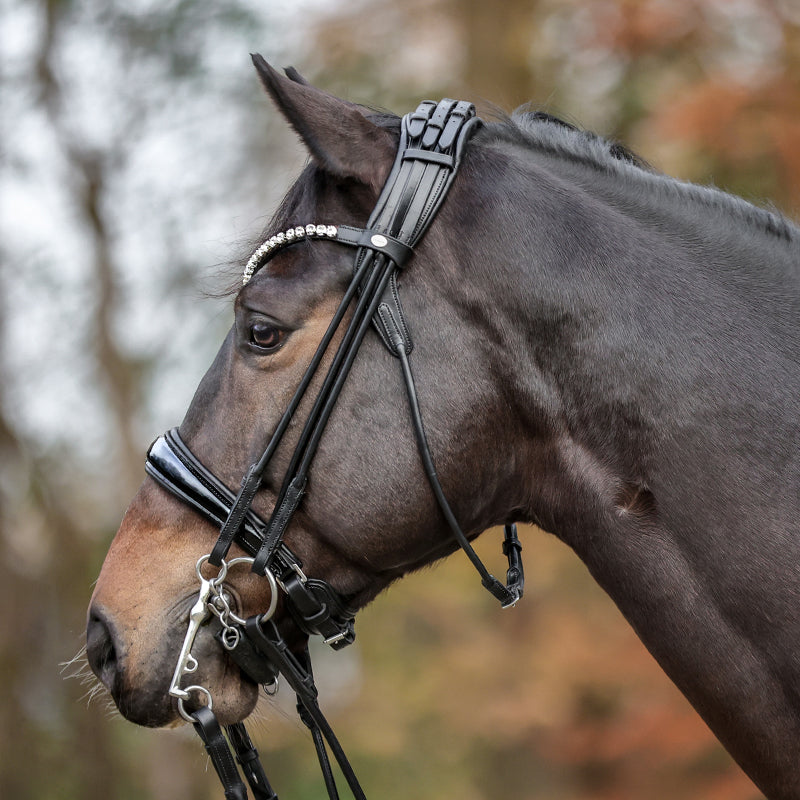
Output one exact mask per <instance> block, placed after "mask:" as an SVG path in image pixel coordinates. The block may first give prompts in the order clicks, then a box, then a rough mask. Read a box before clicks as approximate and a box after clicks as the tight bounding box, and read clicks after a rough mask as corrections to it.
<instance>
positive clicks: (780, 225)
mask: <svg viewBox="0 0 800 800" xmlns="http://www.w3.org/2000/svg"><path fill="white" fill-rule="evenodd" d="M492 127H494V128H495V129H496V130H497V131H498V132H499V133H500V135H501V136H502V137H503V138H508V139H511V140H512V141H515V142H517V143H520V144H522V145H523V146H527V147H530V148H533V149H536V150H539V151H542V150H543V151H546V152H549V153H552V154H553V155H556V156H560V157H562V158H566V159H568V160H570V161H572V162H578V163H582V164H586V165H588V166H590V167H592V168H594V169H597V170H600V171H603V172H606V173H611V174H616V175H618V176H620V177H621V178H622V179H623V180H624V181H627V182H629V183H631V184H633V185H634V187H635V188H640V187H646V188H648V189H651V190H652V191H654V192H657V193H659V194H661V195H662V196H664V197H665V198H672V199H678V200H683V201H689V202H694V203H698V204H699V205H702V206H704V207H707V208H711V209H714V210H717V211H721V212H723V213H726V214H728V215H731V216H732V217H734V218H736V219H737V220H741V221H743V222H745V223H747V224H749V225H753V226H755V227H757V228H759V229H761V230H762V231H764V232H766V233H769V234H772V235H774V236H776V237H778V238H780V239H785V240H786V241H790V242H793V241H797V240H798V239H800V231H799V230H798V228H797V227H796V226H795V225H794V224H793V223H792V222H791V221H789V220H788V219H787V218H786V217H784V216H783V215H782V214H780V213H779V212H777V211H773V210H771V209H767V208H761V207H759V206H756V205H753V204H752V203H750V202H748V201H747V200H744V199H742V198H741V197H737V196H736V195H732V194H728V193H727V192H725V191H723V190H721V189H718V188H716V187H714V186H701V185H698V184H694V183H689V182H687V181H682V180H679V179H677V178H673V177H670V176H668V175H665V174H664V173H661V172H659V171H658V170H656V169H655V168H654V167H652V166H651V165H650V164H649V163H647V162H646V161H645V160H644V159H643V158H641V157H639V156H638V155H636V154H635V153H634V152H632V151H631V150H629V149H628V148H627V147H624V146H623V145H621V144H619V143H618V142H615V141H613V140H610V139H606V138H604V137H602V136H599V135H598V134H596V133H593V132H592V131H587V130H584V129H582V128H579V127H578V126H576V125H573V124H571V123H569V122H566V121H565V120H563V119H560V118H559V117H555V116H553V115H552V114H547V113H545V112H542V111H529V110H521V111H517V112H515V113H514V114H513V115H511V116H510V117H506V118H505V119H502V120H501V121H500V123H499V125H496V126H495V125H493V126H492Z"/></svg>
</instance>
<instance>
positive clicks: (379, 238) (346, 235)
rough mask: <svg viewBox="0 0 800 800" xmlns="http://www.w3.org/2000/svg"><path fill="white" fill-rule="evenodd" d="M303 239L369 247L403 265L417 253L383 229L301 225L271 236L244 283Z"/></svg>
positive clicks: (247, 270)
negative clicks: (277, 255) (275, 257)
mask: <svg viewBox="0 0 800 800" xmlns="http://www.w3.org/2000/svg"><path fill="white" fill-rule="evenodd" d="M302 239H330V240H331V241H335V242H338V243H339V244H346V245H348V246H350V247H366V248H368V249H369V250H374V251H375V252H378V253H383V254H384V255H385V256H387V257H388V258H390V259H391V260H392V261H394V263H395V264H397V266H398V267H402V266H403V265H404V264H405V263H406V261H408V259H409V258H411V255H412V254H413V252H414V251H413V250H412V249H411V247H410V246H409V245H407V244H405V243H404V242H401V241H400V240H399V239H396V238H395V237H394V236H390V235H389V234H388V233H383V232H382V231H379V230H374V229H369V228H355V227H353V226H351V225H338V226H337V225H315V224H309V225H297V226H296V227H294V228H289V229H288V230H285V231H283V232H282V233H276V234H275V235H274V236H270V238H269V239H267V240H266V241H265V242H264V243H263V244H262V245H261V246H260V247H259V248H258V249H257V250H256V251H255V253H253V255H252V256H250V258H249V260H248V262H247V265H246V266H245V268H244V273H243V275H242V285H244V284H246V283H247V282H248V281H249V280H250V278H252V277H253V275H254V274H255V273H256V272H257V271H258V270H259V269H261V267H263V266H264V264H266V263H267V261H269V260H270V258H272V256H274V255H275V253H277V252H278V250H280V249H281V248H283V247H286V246H288V245H290V244H294V243H295V242H299V241H301V240H302Z"/></svg>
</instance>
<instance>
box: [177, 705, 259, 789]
mask: <svg viewBox="0 0 800 800" xmlns="http://www.w3.org/2000/svg"><path fill="white" fill-rule="evenodd" d="M190 716H192V717H193V718H194V720H195V722H194V728H195V730H196V731H197V733H198V735H199V736H200V738H201V739H202V740H203V744H204V745H205V748H206V752H207V753H208V756H209V758H210V759H211V763H212V764H213V765H214V769H215V770H216V772H217V775H218V777H219V780H220V783H221V784H222V788H223V790H224V792H225V800H247V789H246V788H245V785H244V783H242V779H241V777H240V776H239V770H238V769H236V763H235V762H234V760H233V756H232V755H231V751H230V748H229V747H228V743H227V742H226V741H225V737H224V736H223V734H222V728H220V726H219V722H217V718H216V716H215V715H214V712H213V711H212V710H211V709H210V708H207V707H206V706H203V707H201V708H198V709H197V711H194V712H192V714H191V715H190ZM259 800H260V799H259Z"/></svg>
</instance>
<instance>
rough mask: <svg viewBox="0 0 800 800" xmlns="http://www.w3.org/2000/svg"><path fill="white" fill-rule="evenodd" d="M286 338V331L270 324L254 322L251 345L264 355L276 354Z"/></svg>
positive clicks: (251, 330) (251, 328) (251, 331)
mask: <svg viewBox="0 0 800 800" xmlns="http://www.w3.org/2000/svg"><path fill="white" fill-rule="evenodd" d="M285 338H286V331H284V330H282V329H281V328H278V327H276V326H275V325H270V323H269V322H254V323H253V324H252V325H251V326H250V344H251V345H252V346H253V348H254V349H255V350H258V351H259V352H262V353H274V352H275V351H276V350H277V349H278V348H279V347H280V346H281V345H282V344H283V340H284V339H285Z"/></svg>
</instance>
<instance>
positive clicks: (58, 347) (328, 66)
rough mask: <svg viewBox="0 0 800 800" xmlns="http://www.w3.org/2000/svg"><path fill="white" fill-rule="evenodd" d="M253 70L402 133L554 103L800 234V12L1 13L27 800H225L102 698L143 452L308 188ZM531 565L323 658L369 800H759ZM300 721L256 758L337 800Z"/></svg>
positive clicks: (575, 598) (429, 582) (204, 777)
mask: <svg viewBox="0 0 800 800" xmlns="http://www.w3.org/2000/svg"><path fill="white" fill-rule="evenodd" d="M251 51H259V52H261V53H263V54H264V55H265V56H266V57H267V58H268V60H270V61H271V62H273V63H275V64H277V65H288V64H294V65H295V66H297V67H298V68H299V69H300V70H301V72H303V73H304V74H305V75H306V76H307V77H308V78H310V79H312V80H313V81H314V82H315V83H317V84H318V85H320V86H322V87H324V88H326V89H329V90H331V91H333V92H335V93H339V94H341V95H343V96H346V97H348V98H350V99H352V100H356V101H360V102H364V103H367V104H370V105H377V106H381V107H385V108H389V109H392V110H395V111H398V112H400V113H403V112H405V111H407V110H410V109H412V108H414V107H415V106H416V103H417V102H418V101H419V100H420V99H425V98H433V99H437V98H439V97H440V96H444V95H449V96H455V97H464V98H469V99H473V100H474V101H476V103H477V104H478V105H479V107H480V108H482V109H483V110H484V111H487V110H490V109H491V108H492V106H493V105H494V106H498V107H500V108H502V109H505V110H512V109H513V108H515V107H517V106H519V105H520V104H523V103H526V102H529V101H530V102H532V103H533V104H534V106H536V107H539V108H544V109H546V110H548V111H551V112H553V113H556V114H559V115H561V116H563V117H565V118H566V119H568V120H571V121H574V122H578V123H580V124H582V125H583V126H585V127H588V128H592V129H594V130H597V131H598V132H600V133H602V134H604V135H608V136H611V137H614V138H616V139H619V140H620V141H623V142H624V143H626V144H627V145H629V146H630V147H632V148H633V149H634V150H636V151H638V152H639V153H640V154H641V155H642V156H643V157H644V158H646V159H647V160H649V161H650V162H651V163H653V164H654V165H655V166H656V167H658V168H659V169H661V170H663V171H665V172H669V173H671V174H674V175H676V176H679V177H681V178H684V179H687V180H692V181H697V182H702V183H708V182H714V183H715V184H716V185H718V186H721V187H722V188H725V189H729V190H731V191H734V192H736V193H739V194H742V195H744V196H745V197H747V198H748V199H752V200H754V201H756V202H766V201H769V202H771V203H774V204H775V205H776V206H777V207H778V208H779V209H781V210H783V211H784V212H785V213H787V214H789V215H790V216H795V217H796V216H797V212H798V211H799V210H800V146H799V145H800V3H798V2H797V0H591V2H590V0H558V1H557V0H494V2H487V0H353V2H347V1H346V0H270V1H269V2H266V1H264V2H259V1H258V0H217V1H216V2H205V3H204V2H199V0H129V1H128V2H121V0H84V2H78V1H77V0H49V2H45V1H44V0H40V1H39V2H37V1H36V0H2V2H1V3H0V70H2V72H1V73H0V79H1V80H2V84H1V85H2V105H1V107H0V114H1V116H0V137H1V141H0V158H1V159H2V161H1V162H0V163H2V181H1V182H0V203H2V206H1V207H0V208H1V210H2V215H0V263H1V265H2V266H1V268H0V376H1V381H0V570H1V571H0V587H2V603H1V604H0V687H1V688H0V797H2V798H8V799H9V800H12V799H13V800H17V799H19V800H23V798H25V799H27V798H36V800H48V799H49V798H59V799H63V800H73V798H74V799H77V798H81V800H91V799H92V798H104V800H176V799H178V800H180V799H181V798H193V799H195V800H203V799H204V798H218V797H220V796H221V792H220V789H219V786H218V784H217V782H216V778H215V776H214V775H213V774H212V773H211V771H210V768H209V766H208V763H207V759H206V758H205V755H204V754H203V753H202V751H201V748H200V745H199V742H198V741H197V740H196V739H195V738H194V736H193V735H192V734H191V732H190V731H155V732H154V731H145V730H140V729H137V728H135V727H133V726H131V725H129V724H128V723H125V722H124V721H123V720H122V719H121V718H119V717H118V716H115V715H114V714H113V713H111V712H110V711H109V708H108V705H107V703H106V701H105V699H104V698H103V696H102V695H100V696H94V697H92V694H93V693H92V692H91V687H90V686H87V685H84V684H82V683H81V680H80V679H79V678H77V679H76V678H74V677H72V676H74V675H76V674H79V673H80V672H81V662H80V660H79V659H78V660H73V656H75V654H76V653H78V652H79V651H80V648H81V647H82V644H83V625H84V616H85V608H86V604H87V601H88V599H89V596H90V593H91V588H92V582H93V580H94V578H95V577H96V575H97V573H98V571H99V568H100V564H101V562H102V558H103V554H104V552H105V549H106V548H107V546H108V543H109V541H110V539H111V537H112V536H113V533H114V531H115V529H116V526H117V524H118V521H119V519H120V516H121V514H122V512H123V511H124V508H125V506H126V503H127V501H128V499H129V498H130V497H131V496H132V495H133V493H134V492H135V489H136V487H137V485H138V484H139V482H140V481H141V479H142V476H143V471H142V459H143V453H144V451H145V449H146V447H147V445H148V443H149V442H150V441H151V440H152V439H153V438H154V436H155V435H156V434H157V433H159V432H161V431H162V430H164V429H166V428H167V427H169V426H171V425H173V424H175V423H177V422H178V421H179V420H180V419H181V417H182V414H183V411H184V409H185V407H186V405H187V403H188V401H189V399H190V397H191V394H192V391H193V389H194V387H195V385H196V384H197V382H198V380H199V378H200V376H201V375H202V373H203V372H204V370H205V368H206V366H207V365H208V364H209V363H210V360H211V358H212V356H213V353H214V352H215V350H216V348H217V346H218V344H219V342H220V341H221V338H222V336H223V335H224V332H225V330H226V329H227V327H228V325H229V324H230V320H231V313H230V306H229V302H230V301H224V302H223V301H220V300H217V299H214V297H213V294H214V291H215V289H216V288H218V279H217V278H216V276H217V275H218V274H219V273H220V272H221V271H224V270H225V268H226V267H227V266H228V265H229V264H230V263H231V262H237V261H239V260H240V259H241V258H242V257H243V256H246V255H247V252H246V251H247V244H248V243H249V242H251V241H253V239H254V238H255V237H256V236H257V235H258V233H259V232H260V230H261V229H262V227H263V226H264V224H265V221H266V219H267V218H268V217H269V215H270V213H271V211H272V209H273V208H274V206H275V204H276V202H277V200H278V199H279V197H280V196H281V195H282V194H283V192H284V191H285V190H286V188H287V187H288V185H289V183H290V181H291V179H292V176H293V175H295V174H296V173H297V172H298V171H299V170H300V168H301V167H302V165H303V163H304V160H305V155H304V153H303V152H302V150H301V148H300V147H299V146H298V144H297V143H296V142H295V140H294V138H293V136H292V134H291V133H290V132H289V131H288V130H287V127H286V125H285V124H284V123H283V121H282V120H281V119H280V118H279V117H278V115H277V114H276V113H275V112H274V111H273V110H272V109H271V107H270V106H269V104H268V102H267V100H266V98H265V96H264V95H263V93H262V90H261V89H260V86H259V84H258V81H257V79H256V77H255V74H254V72H253V70H252V68H251V66H250V61H249V57H248V53H249V52H251ZM443 402H445V400H443ZM489 539H492V540H491V541H489ZM523 543H524V545H525V547H526V556H527V560H526V567H527V571H528V588H527V593H526V597H525V599H524V601H523V602H522V603H521V604H520V606H519V607H517V608H516V609H514V610H513V611H505V612H501V611H500V610H499V609H497V608H496V604H495V603H494V601H493V600H492V599H491V598H490V597H489V596H488V595H487V593H485V592H484V591H483V590H482V589H481V588H480V586H479V584H478V581H477V580H476V578H475V575H474V574H473V572H472V571H471V569H470V568H469V566H468V565H467V564H466V561H465V559H464V558H463V557H460V556H458V555H456V556H453V557H452V558H451V559H449V560H448V561H447V562H446V563H444V564H442V565H440V566H437V567H436V568H435V569H433V570H428V571H426V572H424V573H423V574H420V575H416V576H413V577H410V578H408V579H406V580H405V581H403V582H402V583H400V584H398V585H396V586H395V587H393V588H392V589H391V590H390V591H389V592H388V593H387V594H386V595H385V596H383V597H381V598H380V599H379V600H378V601H376V602H375V603H374V604H373V605H372V606H371V607H370V608H369V609H367V610H366V611H365V612H364V613H363V615H362V617H361V618H360V620H359V624H358V630H359V638H358V642H357V644H356V645H355V646H354V647H352V648H350V649H349V650H348V651H345V652H343V653H341V654H335V655H328V654H326V653H325V652H320V653H319V666H318V667H317V671H318V673H319V677H320V684H321V689H322V692H323V704H324V706H325V708H326V709H327V710H328V711H330V714H331V718H332V721H333V723H334V725H335V727H336V729H337V731H338V732H339V734H340V736H341V738H342V740H343V741H344V743H345V745H346V747H347V749H348V752H349V753H350V754H351V757H352V759H353V762H354V763H355V765H356V768H357V771H358V772H359V774H360V775H361V776H362V778H363V782H364V785H365V788H366V790H367V794H368V796H370V797H380V798H383V800H392V798H404V797H407V796H409V795H411V796H415V797H417V798H419V799H420V800H433V799H434V798H437V800H439V799H441V798H446V797H455V796H458V797H461V798H463V800H490V799H493V798H497V797H509V798H515V799H517V800H567V799H569V800H628V799H629V798H630V800H633V798H649V799H650V800H659V799H660V798H664V800H666V799H667V798H669V799H670V800H674V799H675V798H703V800H753V799H754V798H757V797H759V794H758V792H757V791H756V790H755V788H754V787H753V785H752V784H751V783H750V782H749V781H748V779H747V778H746V777H744V775H743V774H742V773H741V771H740V770H739V769H738V768H737V767H736V766H735V765H734V764H733V763H732V762H731V760H730V758H729V757H728V756H727V755H726V754H725V752H724V751H723V750H722V749H721V748H720V746H719V745H718V744H717V743H716V742H715V740H714V738H713V737H712V736H711V734H710V733H709V732H708V730H707V729H706V727H705V726H704V725H703V723H702V722H700V720H699V719H698V718H697V716H696V715H695V714H694V712H693V711H692V710H691V708H690V707H689V706H688V704H687V703H686V702H685V701H684V700H683V699H682V697H681V696H680V695H679V694H678V692H677V691H676V690H675V689H674V688H673V687H672V686H671V684H670V683H669V682H668V681H667V679H666V678H665V677H664V676H663V675H662V674H661V672H660V670H659V669H658V667H657V666H656V665H655V663H654V662H653V660H652V659H651V658H650V656H649V655H648V654H647V653H646V652H645V651H644V649H643V647H642V646H641V645H640V644H639V642H638V640H637V639H636V638H635V636H634V634H633V633H632V632H631V631H630V630H629V628H628V627H627V625H626V623H625V622H624V621H623V620H622V618H621V617H620V615H619V613H618V612H617V611H616V609H615V608H614V607H613V605H612V604H611V603H610V601H609V600H608V599H607V598H606V597H605V596H604V595H603V594H602V593H601V592H600V590H599V589H597V588H596V587H595V586H594V584H593V583H592V581H591V579H590V578H589V577H588V575H587V573H586V571H585V569H584V568H583V567H582V565H581V564H580V562H578V561H577V559H576V558H575V557H574V556H573V555H572V553H571V552H569V551H568V550H567V549H566V548H565V547H563V546H562V545H560V544H559V543H558V542H557V541H555V540H554V539H553V538H552V537H549V536H547V535H545V534H544V533H542V532H541V531H537V530H534V529H527V530H525V531H524V532H523ZM498 547H499V542H498V537H497V535H495V534H487V535H486V536H485V537H484V540H483V541H482V550H483V552H484V554H485V555H486V557H487V558H488V559H489V560H490V561H491V562H492V563H494V564H496V565H497V566H496V569H499V568H500V564H499V560H498V559H497V556H496V555H495V552H496V550H497V548H498ZM152 569H153V570H154V571H157V570H158V569H159V562H158V559H157V558H156V559H154V561H153V564H152ZM732 657H735V654H733V655H732ZM290 706H291V703H289V702H287V701H286V700H281V701H280V702H278V703H275V704H267V703H264V704H263V706H262V709H261V712H260V721H259V722H258V723H257V725H256V727H255V736H256V738H257V742H258V745H259V747H260V749H261V751H262V753H263V754H264V757H265V760H266V763H267V767H268V770H269V772H270V774H271V777H272V779H273V780H274V782H275V784H276V786H277V788H278V789H279V793H280V794H281V796H282V797H286V798H291V800H317V799H318V798H322V797H323V789H322V786H321V782H320V780H319V777H318V775H317V771H316V766H315V761H314V756H313V752H312V748H311V744H310V741H309V740H308V737H307V734H306V733H305V732H304V730H303V729H302V726H301V725H300V724H299V723H298V722H296V721H295V719H294V717H293V715H292V714H291V713H290V711H291V708H290Z"/></svg>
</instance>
